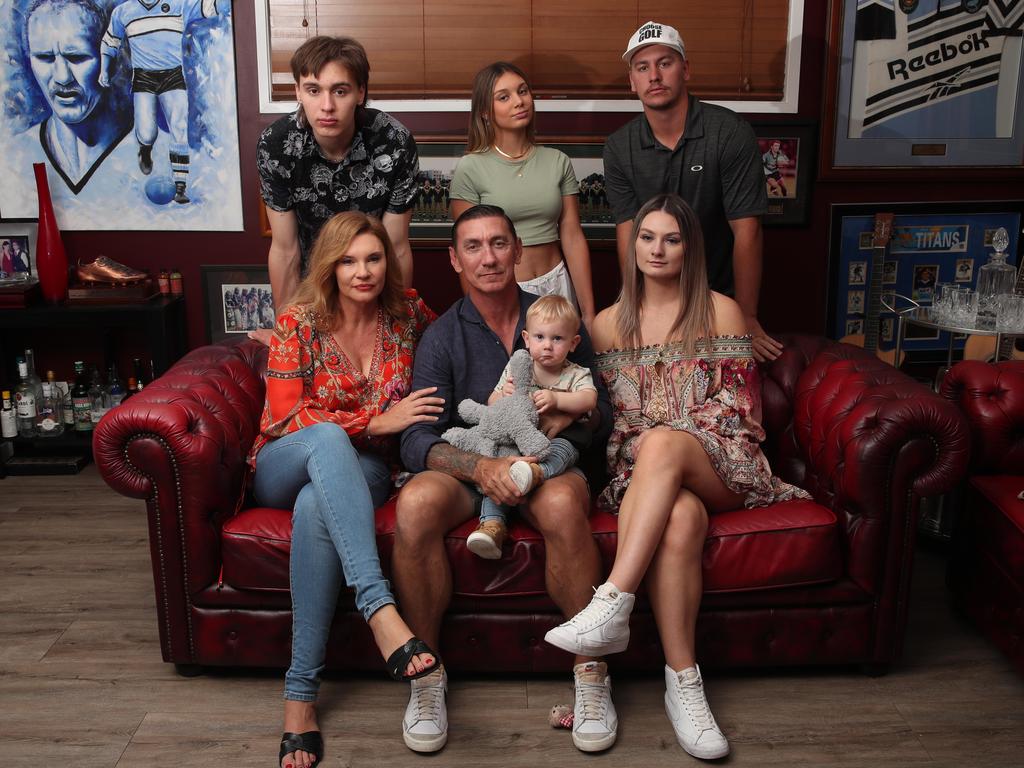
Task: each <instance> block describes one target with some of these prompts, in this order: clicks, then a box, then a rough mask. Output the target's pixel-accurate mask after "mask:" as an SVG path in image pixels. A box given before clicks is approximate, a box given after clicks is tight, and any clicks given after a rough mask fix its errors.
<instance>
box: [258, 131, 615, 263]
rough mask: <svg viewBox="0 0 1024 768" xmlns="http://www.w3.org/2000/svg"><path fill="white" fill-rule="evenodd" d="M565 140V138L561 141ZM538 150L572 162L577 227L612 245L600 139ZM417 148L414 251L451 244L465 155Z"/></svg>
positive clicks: (263, 220) (262, 218)
mask: <svg viewBox="0 0 1024 768" xmlns="http://www.w3.org/2000/svg"><path fill="white" fill-rule="evenodd" d="M562 138H564V137H562ZM538 143H539V144H544V145H545V146H549V147H554V148H555V149H559V150H561V151H562V152H565V154H567V155H568V156H569V159H570V160H571V161H572V166H573V170H574V171H575V172H576V179H577V180H578V181H579V182H580V223H581V224H582V225H583V234H584V236H585V237H586V238H587V241H588V242H591V243H594V242H612V243H614V242H615V216H614V214H613V213H612V209H611V206H610V205H609V204H608V198H607V197H606V196H605V195H604V161H603V159H602V153H603V150H604V143H603V141H601V140H599V139H596V138H595V139H589V140H586V141H579V142H575V141H574V142H568V141H560V140H559V139H558V138H556V139H555V140H553V141H552V140H544V139H543V138H540V139H538ZM416 146H417V148H418V149H419V155H420V158H419V159H420V171H419V174H417V177H416V184H417V186H419V187H420V195H419V197H417V199H416V205H415V207H414V208H413V212H412V221H411V222H410V224H409V240H410V242H411V244H412V245H413V246H417V245H419V246H436V245H438V244H443V245H447V244H448V242H449V241H450V240H451V234H452V220H451V218H450V217H449V215H448V207H449V203H450V202H451V198H450V197H449V196H448V187H449V186H450V184H451V178H452V172H453V171H454V170H455V165H456V163H458V161H459V158H461V157H462V156H463V155H464V154H465V151H466V143H465V142H464V141H461V140H459V139H454V138H453V139H445V140H421V139H418V140H417V142H416ZM256 199H257V202H258V206H259V210H258V215H259V227H260V234H261V235H263V236H264V237H271V231H270V220H269V218H268V216H267V208H266V205H265V204H264V202H263V198H262V197H260V196H259V195H257V196H256Z"/></svg>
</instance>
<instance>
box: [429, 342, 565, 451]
mask: <svg viewBox="0 0 1024 768" xmlns="http://www.w3.org/2000/svg"><path fill="white" fill-rule="evenodd" d="M509 370H510V371H511V373H512V382H513V383H514V384H515V387H516V391H515V394H513V395H509V396H508V397H503V398H501V399H500V400H498V401H497V402H495V403H494V404H492V405H482V404H481V403H478V402H476V401H475V400H468V399H467V400H463V401H462V402H461V403H459V416H461V417H462V420H463V421H464V422H466V423H467V424H473V425H474V426H472V427H469V428H468V429H467V428H465V427H452V428H451V429H448V430H446V431H445V433H444V434H443V435H441V438H442V439H443V440H446V441H447V442H448V443H450V444H451V445H454V446H455V447H456V448H459V449H461V450H463V451H470V452H471V453H477V454H480V455H481V456H490V457H499V456H536V457H537V458H538V459H542V458H544V457H545V456H547V454H548V451H549V450H550V449H551V441H550V440H548V438H547V437H546V436H545V435H544V433H543V432H541V431H540V430H539V429H537V423H538V417H537V407H536V406H535V405H534V404H533V398H532V397H531V396H530V392H529V386H530V383H531V381H532V380H533V361H532V360H531V359H530V353H529V352H527V351H526V350H525V349H520V350H518V351H516V352H515V353H513V355H512V359H511V366H510V369H509Z"/></svg>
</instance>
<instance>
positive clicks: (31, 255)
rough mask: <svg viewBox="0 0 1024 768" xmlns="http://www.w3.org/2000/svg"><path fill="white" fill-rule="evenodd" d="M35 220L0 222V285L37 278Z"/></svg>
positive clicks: (36, 228)
mask: <svg viewBox="0 0 1024 768" xmlns="http://www.w3.org/2000/svg"><path fill="white" fill-rule="evenodd" d="M38 230H39V225H38V223H37V222H35V221H24V222H4V223H2V224H0V286H11V285H20V284H23V283H27V282H31V281H32V280H35V279H38V274H37V272H36V233H37V232H38Z"/></svg>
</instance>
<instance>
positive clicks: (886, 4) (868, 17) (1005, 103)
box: [821, 0, 1024, 181]
mask: <svg viewBox="0 0 1024 768" xmlns="http://www.w3.org/2000/svg"><path fill="white" fill-rule="evenodd" d="M830 12H831V14H830V23H829V30H828V32H829V46H828V49H829V50H830V51H834V52H835V53H834V54H832V55H830V56H829V57H828V69H827V73H826V79H825V99H826V103H825V108H824V112H823V114H824V116H825V117H824V125H823V130H822V156H821V175H822V178H849V179H853V178H861V179H865V180H868V179H869V180H871V181H877V180H879V179H884V178H899V177H901V176H902V175H905V174H906V173H907V172H908V171H912V172H913V174H914V178H915V180H919V179H922V178H936V177H939V176H943V175H945V173H948V169H950V168H956V169H958V176H959V177H960V178H964V177H969V176H974V177H1007V176H1010V175H1012V174H1013V173H1015V172H1018V171H1016V170H1015V169H1019V168H1021V167H1022V166H1024V120H1022V117H1021V115H1022V112H1024V110H1021V108H1020V105H1021V104H1022V103H1024V57H1022V46H1021V44H1020V19H1021V8H1020V4H1019V3H1017V2H1013V3H1006V2H1002V1H1000V2H995V1H994V0H992V1H990V2H981V0H963V2H947V3H941V2H939V0H920V2H903V0H877V1H876V2H863V1H858V0H830Z"/></svg>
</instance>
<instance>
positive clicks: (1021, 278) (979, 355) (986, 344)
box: [964, 264, 1024, 363]
mask: <svg viewBox="0 0 1024 768" xmlns="http://www.w3.org/2000/svg"><path fill="white" fill-rule="evenodd" d="M1013 292H1014V293H1015V294H1017V295H1018V296H1024V264H1021V266H1020V267H1018V268H1017V283H1016V285H1014V286H1013ZM1015 342H1018V343H1024V337H1022V338H1017V337H1013V336H1003V337H1002V340H1001V341H1000V342H999V355H998V359H999V360H1024V349H1020V348H1019V347H1018V345H1017V343H1015ZM996 359H997V356H996V337H995V336H978V335H974V334H972V335H970V336H968V337H967V340H966V341H965V342H964V360H981V361H983V362H986V363H992V362H995V360H996Z"/></svg>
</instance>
